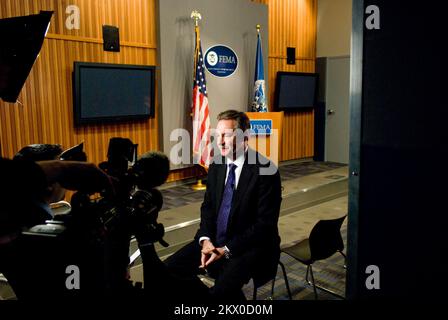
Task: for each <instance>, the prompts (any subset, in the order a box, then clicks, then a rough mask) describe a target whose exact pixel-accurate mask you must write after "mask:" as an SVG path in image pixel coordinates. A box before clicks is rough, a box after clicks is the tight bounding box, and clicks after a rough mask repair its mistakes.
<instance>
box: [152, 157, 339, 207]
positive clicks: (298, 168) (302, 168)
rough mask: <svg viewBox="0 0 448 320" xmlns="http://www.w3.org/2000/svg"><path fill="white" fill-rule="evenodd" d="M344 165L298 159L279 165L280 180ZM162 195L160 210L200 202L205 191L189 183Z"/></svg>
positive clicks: (162, 190) (166, 190)
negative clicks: (192, 186)
mask: <svg viewBox="0 0 448 320" xmlns="http://www.w3.org/2000/svg"><path fill="white" fill-rule="evenodd" d="M344 166H346V165H345V164H341V163H335V162H321V161H312V160H309V161H308V160H307V161H298V162H295V163H290V164H284V165H280V168H279V170H280V176H281V179H282V181H287V180H291V179H297V178H300V177H303V176H307V175H310V174H313V173H319V172H325V171H329V170H332V169H337V168H340V167H344ZM160 191H161V192H162V195H163V206H162V210H161V211H163V210H169V209H171V208H177V207H182V206H185V205H188V204H190V203H194V202H202V200H203V199H204V192H205V191H194V192H193V191H192V190H191V185H180V186H176V187H172V188H168V189H161V190H160Z"/></svg>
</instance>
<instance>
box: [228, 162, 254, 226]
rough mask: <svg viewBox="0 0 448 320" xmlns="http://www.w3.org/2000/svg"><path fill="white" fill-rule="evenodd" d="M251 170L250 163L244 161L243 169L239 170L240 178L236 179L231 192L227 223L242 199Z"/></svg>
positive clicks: (250, 177) (251, 174) (250, 176)
mask: <svg viewBox="0 0 448 320" xmlns="http://www.w3.org/2000/svg"><path fill="white" fill-rule="evenodd" d="M252 176H253V172H252V165H249V164H247V159H246V163H245V164H244V166H243V170H242V171H241V175H240V180H239V181H238V186H237V189H236V190H235V192H234V193H233V198H232V208H231V209H230V215H229V224H230V221H231V220H232V216H233V214H234V212H235V210H236V209H237V208H238V206H239V205H240V203H241V201H242V199H243V198H244V195H245V193H246V192H247V186H248V185H249V182H250V180H251V179H252Z"/></svg>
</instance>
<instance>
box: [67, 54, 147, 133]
mask: <svg viewBox="0 0 448 320" xmlns="http://www.w3.org/2000/svg"><path fill="white" fill-rule="evenodd" d="M154 88H155V67H154V66H140V65H124V64H104V63H87V62H75V63H74V75H73V94H74V103H73V106H74V117H75V124H76V125H83V124H91V123H104V122H118V121H127V120H137V119H147V118H149V117H153V116H154V109H155V104H154Z"/></svg>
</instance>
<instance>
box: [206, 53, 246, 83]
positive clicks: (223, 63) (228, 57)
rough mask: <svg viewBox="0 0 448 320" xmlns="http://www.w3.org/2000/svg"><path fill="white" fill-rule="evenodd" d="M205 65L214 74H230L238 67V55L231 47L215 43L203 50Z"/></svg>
mask: <svg viewBox="0 0 448 320" xmlns="http://www.w3.org/2000/svg"><path fill="white" fill-rule="evenodd" d="M205 67H206V68H207V70H208V71H209V72H210V73H211V74H212V75H214V76H217V77H222V78H224V77H228V76H231V75H232V74H233V73H234V72H235V70H236V69H237V67H238V57H237V55H236V53H235V52H234V51H233V50H232V48H230V47H227V46H223V45H216V46H213V47H210V48H208V49H207V51H206V52H205Z"/></svg>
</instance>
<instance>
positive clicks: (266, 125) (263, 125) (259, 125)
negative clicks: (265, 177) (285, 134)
mask: <svg viewBox="0 0 448 320" xmlns="http://www.w3.org/2000/svg"><path fill="white" fill-rule="evenodd" d="M246 114H247V116H248V117H249V119H250V121H251V128H252V129H253V130H254V129H255V131H256V132H261V134H257V133H255V134H251V136H250V138H249V146H250V147H251V148H252V149H254V150H257V151H258V152H259V153H261V154H262V155H264V156H265V157H266V158H268V159H269V160H271V161H272V162H273V163H275V165H276V166H278V162H279V158H280V150H281V142H282V130H283V111H282V112H246ZM269 129H270V130H269ZM264 131H270V133H269V132H267V133H266V134H263V132H264Z"/></svg>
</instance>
